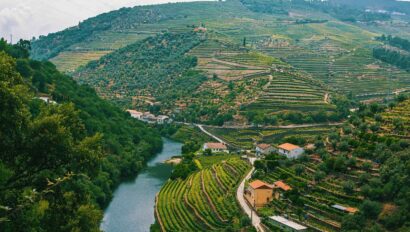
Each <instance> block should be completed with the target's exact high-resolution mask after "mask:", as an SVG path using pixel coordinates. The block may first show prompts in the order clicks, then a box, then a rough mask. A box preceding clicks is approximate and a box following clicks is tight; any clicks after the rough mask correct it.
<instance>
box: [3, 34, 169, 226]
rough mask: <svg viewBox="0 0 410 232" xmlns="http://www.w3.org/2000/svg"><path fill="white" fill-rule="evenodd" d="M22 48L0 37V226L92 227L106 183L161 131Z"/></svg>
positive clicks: (149, 148)
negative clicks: (43, 98) (34, 58)
mask: <svg viewBox="0 0 410 232" xmlns="http://www.w3.org/2000/svg"><path fill="white" fill-rule="evenodd" d="M27 48H29V43H27V42H25V41H21V42H19V43H18V44H17V45H14V46H10V45H8V44H7V43H6V41H4V40H1V41H0V50H2V51H0V66H1V67H0V88H1V91H0V92H1V93H0V95H1V97H0V99H1V101H0V108H1V114H0V117H1V120H0V122H1V123H0V138H1V145H0V146H1V148H2V149H1V151H0V157H1V159H0V173H1V177H0V202H1V209H0V228H1V229H0V230H1V231H28V230H36V231H54V230H59V231H98V230H99V224H100V221H101V219H102V210H101V209H102V208H103V207H105V206H106V205H107V204H108V202H109V201H110V199H111V197H112V191H113V189H114V188H115V187H116V186H117V184H118V183H119V182H120V181H121V179H123V178H130V177H132V176H133V175H136V174H137V172H138V171H139V170H140V169H141V168H142V167H143V165H144V161H145V160H146V159H148V158H149V157H150V156H151V155H152V154H153V153H155V152H157V151H158V150H159V149H160V148H161V139H160V137H159V135H158V134H157V133H156V132H155V131H153V130H152V129H149V128H147V127H146V126H144V125H143V124H141V123H139V122H136V121H135V120H132V119H131V118H130V117H129V115H127V114H126V113H124V112H122V111H121V110H120V109H118V108H117V107H114V106H112V105H111V104H110V103H108V102H106V101H104V100H101V99H100V98H99V97H98V96H97V95H96V93H95V92H94V91H93V90H92V89H90V88H89V87H86V86H79V85H77V84H76V83H75V82H74V81H73V80H72V79H71V78H70V77H67V76H65V75H62V74H60V73H59V72H58V71H57V70H56V69H55V66H54V65H52V64H51V63H49V62H39V61H33V60H30V59H28V52H27V50H26V49H27ZM11 56H13V57H14V58H12V57H11ZM37 96H43V97H44V96H47V97H48V98H49V99H50V100H54V101H56V102H57V103H56V104H53V103H52V102H49V103H48V104H46V103H44V102H43V101H41V100H38V99H37Z"/></svg>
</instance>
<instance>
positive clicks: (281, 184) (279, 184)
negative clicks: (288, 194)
mask: <svg viewBox="0 0 410 232" xmlns="http://www.w3.org/2000/svg"><path fill="white" fill-rule="evenodd" d="M273 184H274V185H275V186H276V187H278V188H280V189H282V190H284V191H289V190H292V187H290V186H289V185H287V184H285V182H283V181H281V180H279V181H276V182H275V183H273Z"/></svg>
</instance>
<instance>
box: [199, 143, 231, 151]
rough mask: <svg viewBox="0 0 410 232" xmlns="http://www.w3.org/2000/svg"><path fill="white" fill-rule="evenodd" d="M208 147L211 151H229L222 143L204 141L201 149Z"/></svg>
mask: <svg viewBox="0 0 410 232" xmlns="http://www.w3.org/2000/svg"><path fill="white" fill-rule="evenodd" d="M207 149H210V150H211V151H212V152H225V153H229V150H228V147H227V146H226V145H225V144H223V143H205V144H204V146H203V147H202V150H203V151H205V150H207Z"/></svg>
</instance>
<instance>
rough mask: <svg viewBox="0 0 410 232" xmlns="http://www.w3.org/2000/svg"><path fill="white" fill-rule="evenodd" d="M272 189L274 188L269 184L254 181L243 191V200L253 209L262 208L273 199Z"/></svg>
mask: <svg viewBox="0 0 410 232" xmlns="http://www.w3.org/2000/svg"><path fill="white" fill-rule="evenodd" d="M273 188H274V186H272V185H270V184H267V183H265V182H263V181H261V180H255V181H253V182H251V183H249V187H248V188H247V189H246V190H245V199H246V200H247V201H248V202H249V204H250V205H251V206H254V207H255V208H261V207H264V206H265V205H266V204H268V203H269V202H271V201H272V199H273V197H272V196H273Z"/></svg>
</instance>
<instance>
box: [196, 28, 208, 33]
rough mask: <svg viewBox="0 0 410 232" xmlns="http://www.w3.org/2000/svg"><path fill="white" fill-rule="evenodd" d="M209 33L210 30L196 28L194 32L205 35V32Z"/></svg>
mask: <svg viewBox="0 0 410 232" xmlns="http://www.w3.org/2000/svg"><path fill="white" fill-rule="evenodd" d="M207 31H208V29H206V28H205V27H196V28H195V29H194V32H202V33H205V32H207Z"/></svg>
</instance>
